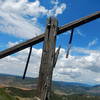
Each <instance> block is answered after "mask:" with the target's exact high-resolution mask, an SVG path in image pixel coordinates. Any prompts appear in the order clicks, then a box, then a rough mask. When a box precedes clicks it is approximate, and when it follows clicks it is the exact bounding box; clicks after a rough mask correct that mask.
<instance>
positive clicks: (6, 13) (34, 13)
mask: <svg viewBox="0 0 100 100" xmlns="http://www.w3.org/2000/svg"><path fill="white" fill-rule="evenodd" d="M65 8H66V4H64V3H61V4H60V5H59V6H58V5H57V4H54V8H52V9H47V8H45V7H44V6H42V5H41V3H40V1H39V0H35V1H34V2H29V1H28V0H2V1H0V32H3V33H8V34H11V35H13V36H17V37H20V38H25V39H28V38H32V37H34V36H37V35H39V34H41V33H42V26H41V25H40V24H39V23H38V18H39V17H42V16H44V15H45V16H50V15H52V14H53V15H56V16H57V15H58V14H62V13H63V11H64V10H65Z"/></svg>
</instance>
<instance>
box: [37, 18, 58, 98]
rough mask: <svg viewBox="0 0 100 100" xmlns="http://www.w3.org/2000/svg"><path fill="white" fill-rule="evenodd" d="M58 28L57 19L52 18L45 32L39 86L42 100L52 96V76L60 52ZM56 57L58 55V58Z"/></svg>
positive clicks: (38, 91) (38, 89)
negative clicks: (57, 45)
mask: <svg viewBox="0 0 100 100" xmlns="http://www.w3.org/2000/svg"><path fill="white" fill-rule="evenodd" d="M57 28H58V22H57V19H56V18H54V17H50V18H49V19H48V23H47V27H46V31H45V38H44V45H43V53H42V59H41V65H40V71H39V80H38V86H37V97H38V98H40V100H50V96H51V85H52V74H53V69H54V67H55V63H56V61H57V60H56V59H57V57H58V54H59V53H58V52H59V50H57V52H56V53H55V47H56V34H57ZM55 55H57V56H56V58H55Z"/></svg>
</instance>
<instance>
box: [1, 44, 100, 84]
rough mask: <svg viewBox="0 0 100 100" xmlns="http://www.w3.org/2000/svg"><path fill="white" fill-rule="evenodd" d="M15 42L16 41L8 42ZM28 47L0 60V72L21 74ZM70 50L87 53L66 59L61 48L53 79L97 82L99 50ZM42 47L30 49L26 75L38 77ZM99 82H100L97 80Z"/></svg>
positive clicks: (99, 65) (99, 74)
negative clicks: (30, 53)
mask: <svg viewBox="0 0 100 100" xmlns="http://www.w3.org/2000/svg"><path fill="white" fill-rule="evenodd" d="M9 44H11V45H12V44H16V43H9ZM28 52H29V48H27V49H25V50H23V51H20V52H19V53H18V54H16V55H13V56H9V57H6V58H3V59H1V60H0V73H7V74H14V75H15V74H16V75H23V71H24V68H25V64H26V60H27V57H28ZM72 52H82V53H87V55H85V56H81V55H80V56H77V55H76V56H72V55H69V58H68V59H66V58H65V55H66V52H65V49H61V51H60V55H59V58H58V61H57V64H56V67H55V69H54V74H53V80H60V81H71V82H72V81H74V82H83V83H97V81H98V80H94V79H97V78H98V76H100V51H99V50H88V49H84V48H76V49H75V48H74V49H73V50H72ZM41 53H42V49H35V48H33V50H32V55H31V59H30V63H29V67H28V72H27V76H31V77H38V73H39V67H40V61H41ZM98 83H100V82H98Z"/></svg>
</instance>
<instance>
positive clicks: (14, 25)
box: [0, 0, 100, 84]
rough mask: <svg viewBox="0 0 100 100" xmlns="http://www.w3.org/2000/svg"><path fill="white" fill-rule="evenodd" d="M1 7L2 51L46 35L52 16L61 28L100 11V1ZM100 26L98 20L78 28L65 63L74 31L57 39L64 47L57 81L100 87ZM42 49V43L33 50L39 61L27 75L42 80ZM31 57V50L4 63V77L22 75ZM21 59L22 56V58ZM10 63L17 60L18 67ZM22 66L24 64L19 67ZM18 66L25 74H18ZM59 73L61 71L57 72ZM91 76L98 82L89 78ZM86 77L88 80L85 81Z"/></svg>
mask: <svg viewBox="0 0 100 100" xmlns="http://www.w3.org/2000/svg"><path fill="white" fill-rule="evenodd" d="M0 5H1V7H0V50H4V49H6V48H8V47H11V46H13V45H15V44H18V43H20V42H22V41H26V40H28V39H30V38H32V37H35V36H37V35H39V34H41V33H43V32H44V31H45V26H46V19H47V18H48V17H49V16H52V15H53V16H56V17H57V19H58V22H59V26H62V25H64V24H67V23H69V22H71V21H74V20H77V19H79V18H81V17H84V16H87V15H90V14H92V13H95V12H96V11H100V0H56V1H55V0H51V1H50V0H46V1H45V0H40V1H39V0H29V1H28V0H17V1H16V0H2V1H0ZM99 26H100V19H97V20H95V21H92V22H90V23H87V24H85V25H82V26H80V27H77V28H75V30H74V38H73V43H72V50H71V52H70V56H69V59H65V54H66V48H67V43H68V39H69V34H70V31H68V32H65V33H63V34H62V35H59V36H57V47H58V46H59V45H61V47H62V49H61V53H60V56H59V60H58V63H57V68H55V70H54V72H55V73H54V78H53V79H54V80H62V81H75V82H83V83H93V84H99V83H100V77H99V76H100V74H99V72H100V63H98V62H99V61H100V57H99V55H100V45H99V42H100V34H99V33H100V28H99ZM41 49H42V43H40V44H37V45H35V46H33V54H34V52H36V53H35V54H34V55H33V56H32V57H34V56H35V57H36V58H37V59H35V58H33V59H32V61H31V64H30V68H29V71H28V73H27V75H28V76H31V77H32V76H33V77H37V76H38V74H37V73H38V70H39V64H40V63H39V62H40V58H41V56H40V55H41ZM27 53H28V49H26V50H25V51H22V52H20V53H18V55H17V56H9V57H8V58H4V59H2V60H1V65H0V68H1V71H0V73H7V74H9V73H12V74H14V72H15V74H16V75H22V73H23V70H24V65H25V61H26V58H27ZM20 55H22V58H21V56H20ZM10 60H11V61H13V60H14V63H12V64H9V63H8V61H10ZM33 60H35V61H33ZM72 61H73V64H72ZM96 61H98V62H96ZM18 62H22V63H21V64H18ZM36 62H38V63H36ZM34 63H36V64H34ZM67 63H68V64H67ZM15 64H17V66H19V67H18V68H20V67H21V70H20V69H17V70H18V71H16V68H17V66H15ZM83 64H84V65H83ZM7 65H8V67H9V68H8V67H7ZM37 65H38V68H37ZM78 65H79V66H78ZM2 66H5V68H2ZM13 66H15V67H13ZM32 66H34V68H35V74H34V73H33V72H31V70H32V68H33V67H32ZM11 68H12V70H10V71H9V70H8V69H11ZM57 69H59V70H58V71H57ZM87 72H88V73H87ZM84 74H86V75H84ZM88 74H89V75H88ZM91 75H92V77H93V78H94V80H93V79H92V78H91V77H89V76H91ZM86 76H88V77H87V78H85V77H86ZM66 77H67V78H66Z"/></svg>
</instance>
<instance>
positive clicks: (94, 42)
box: [88, 38, 98, 47]
mask: <svg viewBox="0 0 100 100" xmlns="http://www.w3.org/2000/svg"><path fill="white" fill-rule="evenodd" d="M97 41H98V39H97V38H96V39H94V40H92V41H91V42H89V44H88V46H89V47H91V46H94V45H96V44H97Z"/></svg>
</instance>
